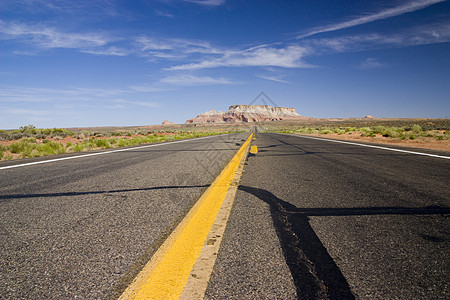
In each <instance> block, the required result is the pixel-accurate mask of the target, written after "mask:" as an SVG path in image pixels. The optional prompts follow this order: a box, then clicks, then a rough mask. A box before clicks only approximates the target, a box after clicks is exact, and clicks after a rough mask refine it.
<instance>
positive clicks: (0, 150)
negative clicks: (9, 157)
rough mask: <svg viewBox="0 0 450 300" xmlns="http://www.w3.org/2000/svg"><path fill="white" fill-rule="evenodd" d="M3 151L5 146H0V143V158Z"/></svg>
mask: <svg viewBox="0 0 450 300" xmlns="http://www.w3.org/2000/svg"><path fill="white" fill-rule="evenodd" d="M5 151H6V147H5V146H2V145H0V159H2V158H3V154H4V153H5Z"/></svg>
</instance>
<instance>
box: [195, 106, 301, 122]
mask: <svg viewBox="0 0 450 300" xmlns="http://www.w3.org/2000/svg"><path fill="white" fill-rule="evenodd" d="M293 119H307V118H306V117H303V116H301V115H299V114H298V113H297V112H296V111H295V108H286V107H272V106H269V105H232V106H230V107H229V108H228V110H227V111H226V112H222V111H218V112H216V111H215V110H214V109H212V110H210V111H208V112H205V113H203V114H200V115H198V116H197V117H195V118H192V119H189V120H187V121H186V124H191V123H236V122H239V123H242V122H243V123H247V122H265V121H278V120H293Z"/></svg>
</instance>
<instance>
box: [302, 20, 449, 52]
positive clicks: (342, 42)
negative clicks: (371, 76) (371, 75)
mask: <svg viewBox="0 0 450 300" xmlns="http://www.w3.org/2000/svg"><path fill="white" fill-rule="evenodd" d="M446 42H450V23H448V24H430V25H425V26H418V27H414V28H409V29H407V30H400V31H397V32H396V33H391V34H379V33H366V34H360V35H347V36H338V37H334V38H322V39H310V40H305V41H303V42H302V43H301V44H302V45H303V46H304V47H306V48H308V49H309V52H310V53H311V55H321V54H327V53H333V52H354V51H364V50H374V49H383V48H402V47H411V46H419V45H427V44H438V43H446Z"/></svg>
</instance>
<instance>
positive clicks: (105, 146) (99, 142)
mask: <svg viewBox="0 0 450 300" xmlns="http://www.w3.org/2000/svg"><path fill="white" fill-rule="evenodd" d="M95 146H97V147H100V148H103V149H108V148H111V145H110V144H109V142H108V140H103V139H97V140H95Z"/></svg>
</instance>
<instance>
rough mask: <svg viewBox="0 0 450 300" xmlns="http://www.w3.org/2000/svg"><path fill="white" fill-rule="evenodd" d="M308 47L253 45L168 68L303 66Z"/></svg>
mask: <svg viewBox="0 0 450 300" xmlns="http://www.w3.org/2000/svg"><path fill="white" fill-rule="evenodd" d="M306 53H307V49H306V48H304V47H301V46H297V45H293V46H287V47H284V48H274V47H265V46H262V47H253V48H250V49H247V50H244V51H239V52H238V51H236V52H231V51H230V52H227V53H226V54H224V55H223V56H222V57H220V58H218V59H212V60H203V61H201V62H199V63H190V64H183V65H178V66H173V67H170V68H168V70H193V69H205V68H216V67H267V66H272V67H284V68H302V67H308V65H307V64H306V63H304V62H302V58H303V57H304V56H305V55H306Z"/></svg>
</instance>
